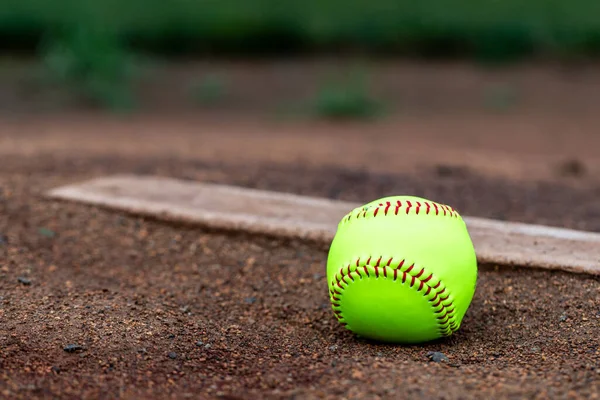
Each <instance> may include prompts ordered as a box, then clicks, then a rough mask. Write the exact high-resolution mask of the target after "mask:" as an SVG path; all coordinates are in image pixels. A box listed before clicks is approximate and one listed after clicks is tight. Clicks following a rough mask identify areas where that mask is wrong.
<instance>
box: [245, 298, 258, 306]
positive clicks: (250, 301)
mask: <svg viewBox="0 0 600 400" xmlns="http://www.w3.org/2000/svg"><path fill="white" fill-rule="evenodd" d="M244 301H245V302H246V304H254V303H255V302H256V297H246V298H245V299H244Z"/></svg>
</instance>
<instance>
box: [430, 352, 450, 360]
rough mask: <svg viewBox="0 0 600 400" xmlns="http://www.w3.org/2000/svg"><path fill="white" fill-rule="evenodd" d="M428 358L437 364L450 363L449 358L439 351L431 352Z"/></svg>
mask: <svg viewBox="0 0 600 400" xmlns="http://www.w3.org/2000/svg"><path fill="white" fill-rule="evenodd" d="M427 357H429V360H431V361H433V362H436V363H439V362H447V361H448V357H446V355H445V354H444V353H440V352H439V351H430V352H429V353H427Z"/></svg>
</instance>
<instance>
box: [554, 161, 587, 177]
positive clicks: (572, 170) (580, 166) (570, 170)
mask: <svg viewBox="0 0 600 400" xmlns="http://www.w3.org/2000/svg"><path fill="white" fill-rule="evenodd" d="M558 170H559V172H560V174H561V175H563V176H575V177H579V176H583V175H585V174H586V172H587V168H586V166H585V164H584V163H583V162H581V161H580V160H577V159H572V160H566V161H564V162H563V163H562V164H560V165H559V167H558Z"/></svg>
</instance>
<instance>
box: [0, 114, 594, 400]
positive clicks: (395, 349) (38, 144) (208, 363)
mask: <svg viewBox="0 0 600 400" xmlns="http://www.w3.org/2000/svg"><path fill="white" fill-rule="evenodd" d="M187 118H188V119H186V120H185V121H184V122H182V120H178V121H175V122H174V121H173V120H166V122H165V121H163V122H162V123H161V122H157V118H154V119H152V118H147V119H144V118H140V119H134V120H116V121H112V122H107V121H108V119H107V118H106V117H93V116H87V117H77V118H70V117H67V116H62V117H53V118H39V119H36V120H29V121H25V122H24V121H20V122H19V121H16V122H15V121H14V120H12V121H6V120H5V121H4V122H3V123H2V136H1V137H0V157H1V160H2V161H1V162H0V397H2V398H6V399H12V398H22V399H34V398H49V399H50V398H52V399H55V398H56V399H58V398H60V399H63V398H64V399H71V398H73V399H81V398H90V399H91V398H94V399H95V398H106V399H112V398H121V399H165V398H177V399H185V398H223V399H257V398H285V399H289V398H298V399H313V398H336V399H337V398H428V399H438V398H439V399H465V398H484V399H487V398H536V399H538V398H539V399H545V398H569V399H570V398H587V399H594V398H596V399H597V398H598V397H599V396H600V300H599V299H600V279H599V278H598V277H592V276H586V275H577V274H570V273H563V272H557V271H554V272H549V271H541V270H532V269H521V268H498V267H496V266H493V265H481V266H480V273H479V280H478V286H477V291H476V295H475V297H474V299H473V302H472V305H471V307H470V309H469V311H468V313H467V315H466V317H465V319H464V321H463V325H462V327H461V329H460V330H459V331H458V332H457V333H456V334H455V335H454V336H452V337H450V338H447V339H443V340H439V341H436V342H432V343H427V344H423V345H415V346H399V345H384V344H378V343H371V342H367V341H363V340H360V339H357V338H355V337H354V336H353V335H352V334H351V333H350V332H348V331H347V330H345V329H344V328H343V327H342V326H340V324H338V323H337V321H336V320H335V318H334V316H333V313H332V311H331V308H330V304H329V300H328V296H327V283H326V282H325V279H324V275H325V259H326V256H327V248H326V247H322V246H318V245H315V244H313V243H309V242H299V241H287V240H278V239H276V238H268V237H256V236H253V237H249V236H248V235H245V234H243V233H239V234H230V233H224V232H215V231H207V230H205V229H202V228H196V227H191V226H173V225H171V224H167V223H162V222H158V221H154V220H150V219H142V218H135V217H131V216H126V215H121V214H119V213H115V212H109V211H106V210H100V209H97V208H94V207H88V206H84V205H78V204H69V203H60V202H52V201H48V200H45V199H44V198H43V197H42V196H41V195H42V193H43V192H44V191H46V190H48V189H50V188H53V187H56V186H59V185H63V184H69V183H73V182H77V181H82V180H85V179H88V178H92V177H96V176H102V175H107V174H113V173H138V174H155V175H162V176H171V177H176V178H184V179H193V180H203V181H210V182H223V183H233V184H237V185H242V186H247V187H258V188H263V189H271V190H279V191H287V192H294V193H300V194H309V195H317V196H324V197H331V198H339V199H344V200H352V201H369V200H372V199H374V198H377V197H380V196H385V195H389V194H416V195H421V196H425V197H428V198H431V199H434V200H437V201H442V202H446V203H449V204H451V205H452V206H453V207H454V208H456V209H458V210H459V212H461V214H463V215H472V216H482V217H491V218H499V219H507V220H516V221H525V222H538V223H546V224H550V225H556V226H564V227H570V228H579V229H588V230H593V231H600V202H599V201H598V199H599V198H600V182H599V181H598V178H597V175H596V174H594V173H591V172H590V171H595V168H597V166H598V159H597V157H596V155H597V150H594V149H593V148H591V147H592V146H591V144H597V143H598V138H597V137H596V136H597V135H596V136H593V135H589V136H588V135H587V134H585V133H581V132H589V131H590V130H592V129H593V127H598V126H600V117H598V116H594V115H588V116H587V119H579V118H578V119H577V121H578V122H577V126H579V127H584V128H582V129H571V130H569V132H571V133H572V134H573V135H574V136H573V137H572V138H571V140H569V139H568V138H566V139H565V137H564V136H561V135H563V133H561V132H562V130H561V129H558V128H556V130H555V131H552V132H553V133H552V134H550V136H551V137H552V138H553V139H552V140H543V141H540V142H539V143H542V142H543V144H540V146H541V147H542V150H539V146H538V147H536V140H537V139H536V138H538V137H540V135H541V133H540V132H539V131H538V129H536V128H535V127H540V126H547V127H557V126H558V127H560V126H561V124H563V125H562V126H571V127H572V126H573V124H572V123H571V124H570V123H569V121H573V119H572V118H573V117H569V118H571V119H569V118H567V117H564V118H557V119H555V120H552V119H551V118H547V119H543V118H540V117H535V116H533V117H531V116H528V115H517V116H509V117H502V118H499V117H489V116H485V117H481V116H479V117H477V116H475V117H473V118H472V119H469V117H468V116H463V117H461V118H462V119H461V120H460V122H449V123H450V125H452V126H453V127H454V128H455V130H454V131H453V133H454V134H455V136H454V137H453V140H455V141H456V142H457V143H458V144H457V145H455V146H452V145H451V144H450V142H449V141H448V139H447V138H446V136H444V130H443V129H440V127H442V126H443V125H444V122H443V121H444V117H440V118H439V120H438V121H437V122H436V120H435V118H430V119H427V120H426V121H420V120H419V119H418V118H417V119H413V120H409V121H408V122H407V121H405V120H401V121H391V122H389V123H387V125H384V126H383V127H381V126H380V125H376V126H375V127H371V128H366V127H364V126H360V125H359V126H356V125H352V124H350V125H347V126H341V127H340V126H337V127H330V126H327V125H326V124H325V125H323V124H314V125H310V124H304V125H302V124H300V125H298V126H299V127H298V128H296V130H294V129H291V128H282V129H274V128H273V126H272V125H269V124H262V125H261V123H257V122H244V123H237V124H236V122H235V121H229V122H228V123H215V122H214V121H213V120H211V119H206V118H204V117H203V118H204V119H203V118H200V119H193V118H191V117H187ZM494 118H498V119H497V120H496V119H494ZM158 120H160V118H158ZM582 120H584V121H585V122H583V123H581V121H582ZM469 121H470V122H469ZM473 121H475V122H473ZM482 121H488V124H489V126H490V127H491V128H490V131H489V132H485V133H482V134H481V136H476V135H475V133H476V132H477V131H478V130H479V128H480V127H481V124H482V123H483V122H482ZM490 121H491V122H490ZM494 121H496V122H497V124H494V123H493V122H494ZM436 124H438V125H436ZM194 126H196V127H197V129H193V128H191V127H194ZM285 126H287V125H285ZM498 126H500V127H502V128H510V127H513V128H515V129H514V130H512V132H513V133H510V131H511V130H510V129H507V132H509V133H506V135H508V136H509V137H514V139H515V140H514V141H511V140H507V141H506V142H502V140H501V139H499V138H498V135H497V134H496V133H497V132H498V131H496V132H494V129H500V128H498ZM532 126H533V128H532ZM199 127H201V128H199ZM261 127H262V128H264V129H262V128H261ZM436 127H437V128H436ZM460 127H464V128H465V129H459V128H460ZM494 127H495V128H494ZM286 129H287V130H286ZM528 129H529V130H528ZM161 130H164V131H168V132H169V135H168V136H166V135H163V136H162V137H161V135H160V134H159V132H160V131H161ZM244 130H245V131H246V132H248V133H247V136H244V135H243V132H244ZM549 130H550V128H549ZM567 130H568V129H567ZM302 131H306V132H307V133H306V134H305V136H304V137H303V139H304V140H299V139H298V135H297V133H298V132H302ZM515 131H516V132H517V133H514V132H515ZM328 132H329V134H328ZM394 132H396V133H397V132H403V134H396V136H394ZM407 132H420V133H421V134H420V135H412V136H411V135H410V134H409V133H407ZM527 132H530V133H531V134H530V135H529V136H528V135H527ZM163 133H164V132H163ZM344 133H346V134H347V135H349V136H350V137H351V140H350V142H346V143H344V144H343V145H341V144H340V147H341V148H340V149H338V150H337V151H338V154H339V153H340V152H342V154H343V155H345V156H346V157H340V159H339V160H337V159H332V158H331V154H332V153H334V152H335V149H331V147H332V146H333V145H335V143H342V142H343V141H342V139H341V138H342V137H343V136H342V135H344ZM361 135H362V136H361ZM436 135H437V136H436ZM469 135H471V136H469ZM511 135H513V136H511ZM374 137H375V138H377V139H378V140H380V142H379V143H380V144H379V147H376V146H374V145H373V144H372V142H373V138H374ZM472 137H478V139H477V140H476V143H474V142H473V141H472V140H471V139H470V138H472ZM499 143H508V144H504V146H505V147H503V148H500V147H501V146H500V145H499ZM527 143H529V145H527ZM427 144H429V145H427ZM328 146H329V147H328ZM469 146H471V147H469ZM527 146H529V147H527ZM265 148H266V150H265ZM399 148H409V149H415V154H416V155H414V156H412V157H411V156H409V157H406V158H403V159H395V158H394V157H393V155H394V153H395V152H397V149H399ZM326 149H329V150H326ZM423 149H428V150H431V151H432V152H434V153H433V154H435V155H436V156H435V157H433V158H429V159H427V160H425V161H424V160H423V154H424V153H423ZM460 149H463V151H466V152H468V153H472V154H475V155H476V157H473V158H469V157H465V156H461V153H460V151H459V150H460ZM524 149H529V151H528V150H524ZM536 149H537V150H538V151H537V152H536ZM563 151H564V153H566V154H568V155H569V157H571V156H572V155H573V154H575V155H580V156H581V157H580V158H576V159H575V160H574V161H572V162H570V163H568V164H561V163H562V162H563V161H562V160H563V158H561V157H559V156H558V155H562V154H564V153H563ZM419 155H421V156H419ZM377 157H381V158H379V159H380V160H381V159H384V160H387V161H386V162H384V163H380V164H377V165H370V164H369V162H368V161H369V160H371V159H377ZM332 160H333V161H332ZM485 160H505V162H504V163H502V162H498V163H492V164H494V165H492V166H488V168H485V162H484V161H485ZM582 160H583V161H582ZM582 163H583V164H582ZM582 165H584V167H582ZM430 352H441V353H443V354H444V355H445V356H446V358H447V361H442V362H436V361H433V360H431V359H430V356H429V353H430Z"/></svg>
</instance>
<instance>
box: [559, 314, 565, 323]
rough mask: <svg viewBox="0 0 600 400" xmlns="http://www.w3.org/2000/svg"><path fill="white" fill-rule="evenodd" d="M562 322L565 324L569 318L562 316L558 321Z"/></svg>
mask: <svg viewBox="0 0 600 400" xmlns="http://www.w3.org/2000/svg"><path fill="white" fill-rule="evenodd" d="M558 320H559V321H560V322H565V321H566V320H567V316H566V315H565V314H563V315H561V316H560V318H559V319H558Z"/></svg>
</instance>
